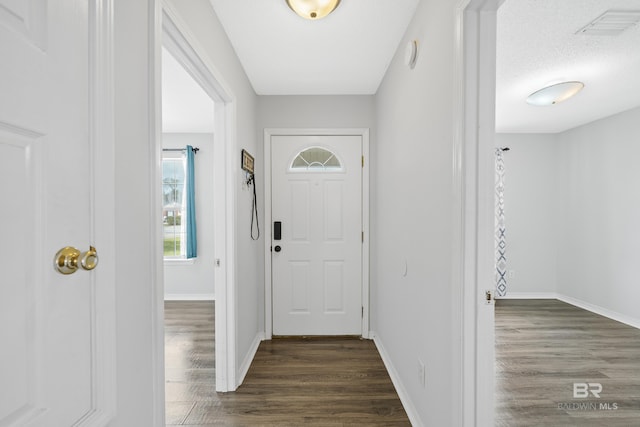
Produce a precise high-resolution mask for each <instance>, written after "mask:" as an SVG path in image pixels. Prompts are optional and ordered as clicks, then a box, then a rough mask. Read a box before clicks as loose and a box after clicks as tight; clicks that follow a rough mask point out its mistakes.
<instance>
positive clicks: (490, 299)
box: [484, 291, 493, 304]
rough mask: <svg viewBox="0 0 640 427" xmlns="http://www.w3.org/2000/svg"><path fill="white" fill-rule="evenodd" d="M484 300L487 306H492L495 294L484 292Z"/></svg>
mask: <svg viewBox="0 0 640 427" xmlns="http://www.w3.org/2000/svg"><path fill="white" fill-rule="evenodd" d="M484 300H485V303H486V304H491V303H492V302H493V292H492V291H484Z"/></svg>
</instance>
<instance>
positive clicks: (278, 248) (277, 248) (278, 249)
mask: <svg viewBox="0 0 640 427" xmlns="http://www.w3.org/2000/svg"><path fill="white" fill-rule="evenodd" d="M273 250H274V251H276V252H280V251H281V250H282V248H281V247H280V246H279V245H278V246H276V247H275V248H273Z"/></svg>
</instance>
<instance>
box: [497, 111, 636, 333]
mask: <svg viewBox="0 0 640 427" xmlns="http://www.w3.org/2000/svg"><path fill="white" fill-rule="evenodd" d="M639 136H640V108H636V109H633V110H630V111H627V112H623V113H620V114H617V115H614V116H611V117H608V118H605V119H602V120H598V121H595V122H593V123H590V124H587V125H584V126H580V127H578V128H575V129H572V130H569V131H566V132H563V133H560V134H555V135H544V134H541V135H528V134H502V135H497V138H496V146H509V147H511V148H512V150H511V151H509V152H508V153H506V154H505V159H506V174H507V178H506V179H507V180H506V185H505V204H506V206H505V212H506V221H507V264H508V269H509V270H511V269H513V270H515V278H513V279H510V280H509V282H508V285H507V287H508V294H507V296H514V294H516V295H517V294H518V293H522V294H524V296H526V294H530V293H542V294H545V293H548V292H552V293H555V294H557V295H558V296H559V297H560V298H561V299H565V300H568V301H570V302H573V303H576V304H579V305H582V306H584V307H585V308H589V309H593V310H595V311H597V312H600V313H601V314H605V315H609V316H612V317H614V318H618V319H619V320H623V321H627V322H628V323H631V324H635V325H640V310H639V309H638V306H637V304H636V301H638V300H640V288H639V287H638V286H637V278H638V277H639V275H640V263H638V262H637V260H636V259H635V258H634V256H635V255H636V254H638V253H640V224H639V223H638V218H640V191H637V189H636V188H635V187H636V183H638V182H640V168H639V167H638V165H637V159H638V158H640V144H638V143H637V141H638V137H639Z"/></svg>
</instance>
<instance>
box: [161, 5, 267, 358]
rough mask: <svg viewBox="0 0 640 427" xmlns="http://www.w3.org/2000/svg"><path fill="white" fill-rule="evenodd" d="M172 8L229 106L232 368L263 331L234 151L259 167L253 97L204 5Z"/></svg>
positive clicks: (254, 255) (260, 267)
mask: <svg viewBox="0 0 640 427" xmlns="http://www.w3.org/2000/svg"><path fill="white" fill-rule="evenodd" d="M168 2H169V3H170V4H171V6H172V8H173V9H174V10H175V11H176V12H177V13H178V14H179V15H180V16H181V18H182V19H183V21H184V22H186V23H187V25H188V26H189V30H190V31H191V33H192V34H193V36H194V37H195V38H196V39H197V40H198V42H199V44H200V45H201V46H202V48H203V49H204V50H205V51H206V54H207V56H208V58H209V60H210V61H211V63H213V64H214V65H215V67H216V69H217V71H218V73H219V74H220V75H221V76H222V79H223V80H224V83H226V85H227V87H228V88H230V90H231V92H232V94H233V97H234V105H235V117H232V120H235V122H234V123H233V124H232V129H231V132H232V133H233V134H234V135H235V141H236V145H235V146H231V147H229V149H230V150H232V151H235V153H236V155H237V162H234V163H235V164H233V165H229V166H230V167H232V168H234V170H235V176H236V182H235V188H236V195H237V196H236V218H235V221H236V227H235V230H226V232H228V233H233V235H234V236H235V242H236V253H235V257H236V261H237V262H236V271H235V275H236V280H235V284H234V287H235V294H236V300H237V304H236V307H234V308H232V309H235V312H236V319H237V320H236V325H235V326H236V339H237V341H236V356H237V358H236V366H237V370H239V369H241V368H242V363H243V362H244V361H245V359H246V358H247V356H248V355H250V354H251V351H252V350H253V348H254V346H255V344H256V340H258V339H259V337H260V336H261V333H262V332H263V331H264V314H262V313H263V306H264V301H263V296H262V295H263V288H264V277H263V271H264V261H263V258H264V255H263V243H262V238H261V239H260V241H253V240H251V238H250V236H249V227H250V222H251V197H250V192H249V191H247V190H243V189H242V182H243V180H244V173H242V172H241V170H240V167H239V166H240V150H241V149H242V148H245V149H247V150H248V151H249V152H251V154H253V155H254V156H255V158H256V165H260V164H262V137H261V135H260V136H258V132H257V131H256V129H257V126H256V102H257V100H256V98H257V97H256V94H255V91H254V90H253V88H252V86H251V84H250V83H249V80H248V79H247V76H246V74H245V72H244V70H243V69H242V66H241V65H240V61H239V60H238V57H237V56H236V53H235V51H234V50H233V47H232V46H231V43H230V42H229V39H228V38H227V35H226V34H225V32H224V29H223V27H222V25H221V24H220V21H219V20H218V17H217V16H216V15H215V12H214V11H213V8H212V7H211V5H210V4H209V2H208V1H207V0H189V1H180V0H168ZM263 173H264V172H263V171H262V170H261V169H260V168H259V167H257V168H256V179H257V181H258V183H262V182H263V179H262V174H263ZM258 191H259V192H258V197H259V200H258V203H259V205H258V206H262V203H263V202H262V194H263V193H262V191H263V190H262V187H261V186H260V185H259V186H258ZM263 222H264V212H260V224H262V223H263Z"/></svg>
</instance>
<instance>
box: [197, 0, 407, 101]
mask: <svg viewBox="0 0 640 427" xmlns="http://www.w3.org/2000/svg"><path fill="white" fill-rule="evenodd" d="M210 2H211V4H212V6H213V8H214V10H215V12H216V14H217V16H218V18H219V19H220V22H221V23H222V25H223V27H224V29H225V32H226V33H227V35H228V36H229V39H230V40H231V44H232V45H233V47H234V49H235V51H236V53H237V55H238V57H239V58H240V62H241V63H242V66H243V68H244V70H245V72H246V73H247V76H248V77H249V80H250V81H251V84H252V85H253V88H254V89H255V91H256V92H257V93H258V94H259V95H303V94H304V95H328V94H332V95H333V94H374V93H375V92H376V91H377V90H378V86H379V85H380V82H381V80H382V77H383V76H384V74H385V72H386V71H387V68H388V66H389V63H390V62H391V59H392V57H393V55H394V54H395V52H396V50H397V48H398V44H399V43H400V40H401V39H402V36H403V35H404V33H405V31H406V28H407V25H408V24H409V22H410V21H411V18H412V17H413V14H414V12H415V8H416V6H417V4H418V2H419V0H343V1H342V2H341V3H340V5H339V6H338V8H337V9H336V10H335V11H334V12H333V13H332V14H330V15H329V16H327V17H326V18H324V19H321V20H318V21H309V20H306V19H302V18H300V17H299V16H298V15H296V14H295V13H294V12H293V11H292V10H291V9H289V7H288V6H287V4H286V2H285V0H210Z"/></svg>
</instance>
